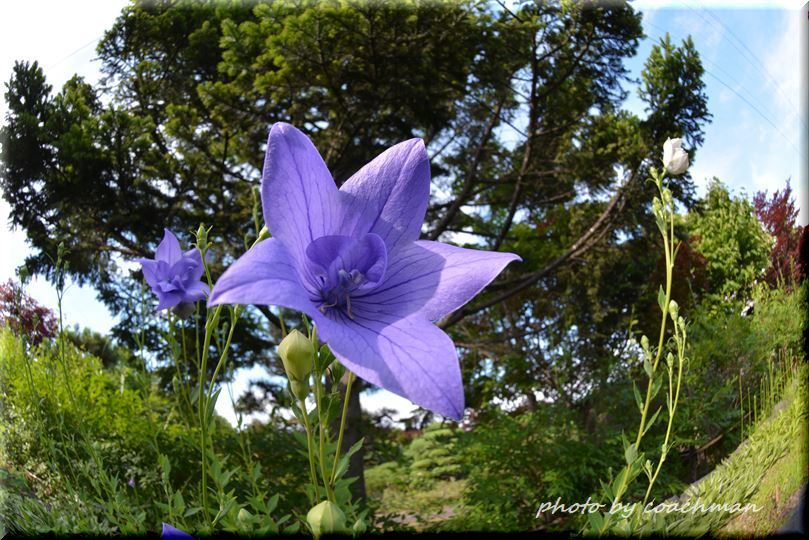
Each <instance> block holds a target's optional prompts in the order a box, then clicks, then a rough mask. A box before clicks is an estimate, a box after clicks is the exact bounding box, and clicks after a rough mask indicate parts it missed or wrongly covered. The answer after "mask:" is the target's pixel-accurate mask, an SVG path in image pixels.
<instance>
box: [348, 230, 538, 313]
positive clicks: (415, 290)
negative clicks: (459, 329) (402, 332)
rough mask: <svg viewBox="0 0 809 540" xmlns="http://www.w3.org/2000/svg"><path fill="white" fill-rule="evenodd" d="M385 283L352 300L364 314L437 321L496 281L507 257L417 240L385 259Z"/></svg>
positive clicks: (512, 257)
mask: <svg viewBox="0 0 809 540" xmlns="http://www.w3.org/2000/svg"><path fill="white" fill-rule="evenodd" d="M390 259H391V262H390V264H389V265H388V272H387V275H386V276H385V281H384V282H383V283H382V284H381V285H380V286H379V287H377V288H376V289H374V290H372V291H370V292H369V293H367V294H365V295H363V296H362V297H361V298H356V299H354V300H353V304H354V306H355V307H356V308H358V309H363V310H364V311H365V312H366V313H370V312H387V313H391V314H394V313H397V314H399V315H400V316H404V315H407V314H410V313H415V312H417V313H420V314H421V315H422V316H424V317H425V318H426V319H429V320H431V321H437V320H438V319H440V318H442V317H444V316H446V315H448V314H450V313H452V312H453V311H455V310H456V309H458V308H459V307H461V306H463V305H464V304H466V303H467V302H469V300H471V299H472V298H474V297H475V295H477V294H478V293H479V292H480V291H482V290H483V289H484V288H485V287H486V285H488V284H489V283H491V281H492V280H493V279H494V278H496V277H497V275H498V274H499V273H500V272H502V271H503V269H504V268H505V267H506V265H507V264H508V263H510V262H511V261H518V260H522V259H520V257H519V256H517V255H514V254H513V253H499V252H494V251H480V250H475V249H465V248H460V247H456V246H451V245H449V244H442V243H440V242H432V241H429V240H420V241H417V242H413V243H411V244H408V245H405V246H403V247H402V248H400V249H399V250H397V251H396V253H394V254H392V255H391V256H390Z"/></svg>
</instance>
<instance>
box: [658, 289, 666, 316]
mask: <svg viewBox="0 0 809 540" xmlns="http://www.w3.org/2000/svg"><path fill="white" fill-rule="evenodd" d="M657 305H658V306H659V307H660V311H662V312H663V313H668V310H667V309H666V293H665V291H663V285H660V288H659V289H658V290H657Z"/></svg>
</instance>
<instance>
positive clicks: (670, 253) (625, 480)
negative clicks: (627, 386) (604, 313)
mask: <svg viewBox="0 0 809 540" xmlns="http://www.w3.org/2000/svg"><path fill="white" fill-rule="evenodd" d="M654 175H655V183H656V184H657V188H658V191H659V192H660V200H661V202H663V201H664V198H663V182H662V180H663V177H662V174H661V175H660V176H658V175H657V173H654ZM664 204H665V203H664ZM663 212H664V215H665V216H666V217H667V218H668V221H669V223H668V225H669V227H668V230H667V231H661V235H662V237H663V250H664V254H665V258H666V289H665V302H664V304H663V306H661V310H662V311H663V316H662V317H661V321H660V336H659V338H658V345H657V353H656V354H655V359H654V362H653V363H652V373H651V375H649V382H648V384H647V386H646V399H645V400H644V403H643V409H642V411H641V419H640V424H639V426H638V434H637V437H636V438H635V444H634V446H635V450H638V449H639V448H640V442H641V440H642V439H643V435H644V432H645V430H646V420H647V416H648V414H649V407H650V405H651V402H652V388H653V387H654V381H655V375H656V373H657V367H658V365H659V364H660V359H661V357H662V354H663V344H664V340H665V334H666V321H667V319H668V316H669V313H668V308H669V304H670V302H671V284H672V276H673V270H674V261H673V259H674V254H675V253H676V251H674V250H673V249H672V247H673V243H674V202H673V201H672V203H671V208H670V209H669V208H668V207H667V206H664V207H663ZM669 239H671V241H669ZM675 326H676V324H675ZM680 368H681V369H682V366H680ZM678 384H679V381H678ZM678 396H679V387H678ZM670 422H671V418H670ZM667 443H668V439H666V444H667ZM661 464H662V463H661ZM631 469H632V464H631V463H628V464H627V465H626V466H625V467H624V470H623V473H624V474H623V477H622V481H621V483H620V485H619V486H618V489H617V490H616V493H615V498H614V499H613V503H612V504H613V505H614V504H615V503H618V502H621V497H623V495H624V493H625V492H626V489H627V487H629V477H630V472H631ZM658 470H659V467H658ZM649 490H651V486H650V487H649ZM611 516H612V514H607V516H606V518H605V519H604V521H603V525H602V526H601V529H600V530H599V534H603V533H604V532H606V530H607V528H608V527H609V523H610V517H611Z"/></svg>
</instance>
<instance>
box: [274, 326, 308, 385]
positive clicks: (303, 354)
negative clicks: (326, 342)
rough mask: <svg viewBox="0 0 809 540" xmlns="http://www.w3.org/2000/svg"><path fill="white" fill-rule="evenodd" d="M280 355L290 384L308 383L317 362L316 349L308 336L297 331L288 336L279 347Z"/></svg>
mask: <svg viewBox="0 0 809 540" xmlns="http://www.w3.org/2000/svg"><path fill="white" fill-rule="evenodd" d="M278 355H279V356H280V357H281V361H283V362H284V371H286V372H287V378H289V381H290V382H297V383H307V382H308V380H309V375H310V374H311V373H312V367H313V366H314V362H315V348H314V347H313V346H312V342H311V341H309V339H308V338H307V337H306V336H304V335H303V334H301V333H300V332H299V331H297V330H293V331H292V332H290V333H289V334H287V337H285V338H284V339H283V341H281V344H280V345H278Z"/></svg>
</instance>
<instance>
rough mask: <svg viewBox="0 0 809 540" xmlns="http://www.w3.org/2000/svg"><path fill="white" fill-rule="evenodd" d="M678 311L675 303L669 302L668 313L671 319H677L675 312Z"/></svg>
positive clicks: (678, 308)
mask: <svg viewBox="0 0 809 540" xmlns="http://www.w3.org/2000/svg"><path fill="white" fill-rule="evenodd" d="M679 310H680V306H678V305H677V302H675V301H674V300H672V301H671V302H669V313H671V316H672V317H675V318H676V317H677V312H678V311H679Z"/></svg>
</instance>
